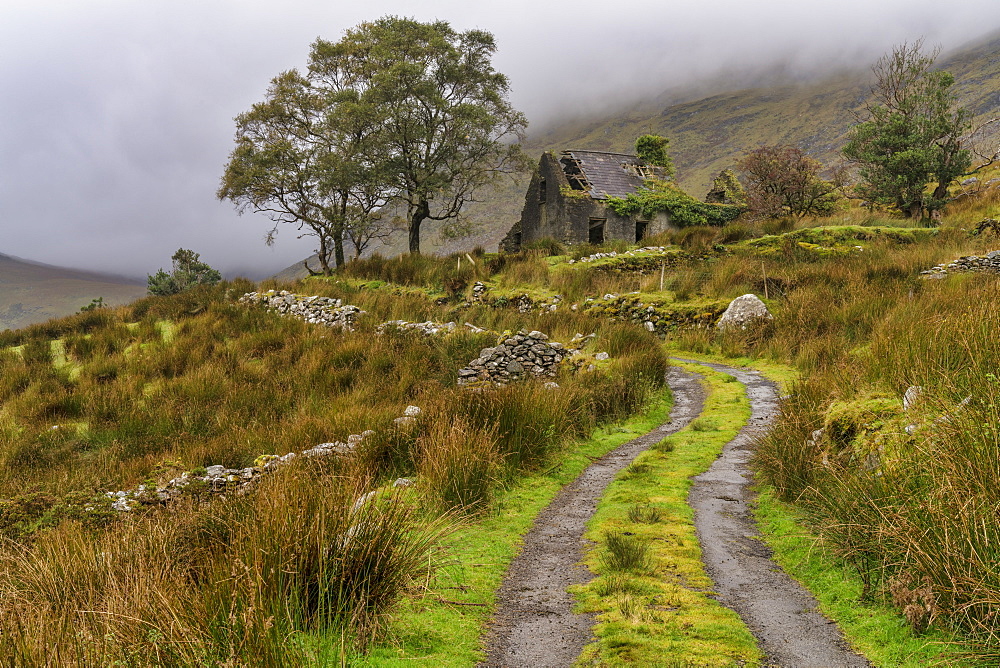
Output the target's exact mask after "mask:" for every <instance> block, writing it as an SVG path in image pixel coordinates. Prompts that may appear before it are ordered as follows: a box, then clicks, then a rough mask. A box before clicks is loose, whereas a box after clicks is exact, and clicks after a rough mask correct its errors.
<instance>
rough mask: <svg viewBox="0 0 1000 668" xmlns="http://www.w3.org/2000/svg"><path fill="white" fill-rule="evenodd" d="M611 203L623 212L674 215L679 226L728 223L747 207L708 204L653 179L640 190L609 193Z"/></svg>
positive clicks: (618, 212)
mask: <svg viewBox="0 0 1000 668" xmlns="http://www.w3.org/2000/svg"><path fill="white" fill-rule="evenodd" d="M607 204H608V206H609V207H611V209H612V210H613V211H614V212H615V213H617V214H618V215H619V216H634V215H641V216H643V217H645V218H653V217H655V216H656V215H657V214H659V213H666V214H668V215H669V216H670V222H671V223H673V224H674V225H677V226H678V227H687V226H690V225H719V226H721V225H725V224H726V223H728V222H730V221H732V220H734V219H735V218H736V217H737V216H739V215H740V214H741V213H743V212H744V211H745V210H746V209H744V208H743V207H741V206H733V205H730V204H706V203H705V202H700V201H698V200H697V199H695V198H694V197H691V196H690V195H688V194H687V193H686V192H684V191H683V190H681V189H680V187H678V186H677V185H676V184H674V183H671V182H669V181H656V180H651V181H648V182H647V185H646V187H644V188H642V189H641V190H639V192H637V193H633V194H630V195H626V196H625V197H609V198H608V200H607Z"/></svg>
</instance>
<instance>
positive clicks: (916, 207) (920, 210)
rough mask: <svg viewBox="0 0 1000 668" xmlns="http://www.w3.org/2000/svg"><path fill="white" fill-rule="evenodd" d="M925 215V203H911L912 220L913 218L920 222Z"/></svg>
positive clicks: (910, 215) (910, 214)
mask: <svg viewBox="0 0 1000 668" xmlns="http://www.w3.org/2000/svg"><path fill="white" fill-rule="evenodd" d="M923 214H924V206H923V203H921V202H911V203H910V212H909V217H910V218H912V219H913V220H920V219H921V218H923Z"/></svg>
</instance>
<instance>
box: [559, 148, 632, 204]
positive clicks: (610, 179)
mask: <svg viewBox="0 0 1000 668" xmlns="http://www.w3.org/2000/svg"><path fill="white" fill-rule="evenodd" d="M562 157H569V158H572V159H573V160H576V161H577V162H578V163H579V165H580V169H581V170H582V171H583V174H584V176H585V177H586V178H587V182H588V184H589V185H590V196H591V197H593V198H594V199H607V198H608V197H625V196H626V195H630V194H632V193H634V192H636V191H638V190H639V188H640V187H641V186H642V184H643V181H644V179H643V178H642V177H641V176H640V175H639V172H638V171H637V169H638V168H641V167H642V166H643V165H642V163H641V162H639V159H638V158H636V157H635V156H634V155H629V154H627V153H606V152H603V151H563V152H562ZM630 168H631V169H630Z"/></svg>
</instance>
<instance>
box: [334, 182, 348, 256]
mask: <svg viewBox="0 0 1000 668" xmlns="http://www.w3.org/2000/svg"><path fill="white" fill-rule="evenodd" d="M346 220H347V193H345V192H341V193H340V220H339V221H337V224H336V225H335V226H334V230H333V257H334V259H335V260H336V261H337V268H340V267H343V266H344V227H345V223H344V221H346Z"/></svg>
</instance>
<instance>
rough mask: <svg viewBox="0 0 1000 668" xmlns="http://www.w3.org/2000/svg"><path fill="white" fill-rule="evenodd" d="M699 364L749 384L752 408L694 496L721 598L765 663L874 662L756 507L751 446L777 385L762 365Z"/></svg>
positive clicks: (705, 555)
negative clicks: (775, 543)
mask: <svg viewBox="0 0 1000 668" xmlns="http://www.w3.org/2000/svg"><path fill="white" fill-rule="evenodd" d="M681 361H689V360H681ZM695 363H696V364H702V365H703V366H708V367H711V368H712V369H715V370H716V371H722V372H723V373H728V374H730V375H732V376H735V377H736V379H737V380H738V381H739V382H740V383H742V384H743V385H744V386H745V387H746V392H747V396H748V398H749V399H750V410H751V415H750V419H749V421H748V422H747V424H746V425H745V426H744V427H743V429H741V430H740V432H739V434H737V435H736V438H734V439H733V440H732V441H730V442H729V443H727V444H726V446H725V448H724V449H723V451H722V454H721V455H720V456H719V458H718V459H716V460H715V462H714V463H713V464H712V466H711V467H710V468H709V469H708V470H707V471H705V472H704V473H702V474H701V475H698V476H695V478H694V485H693V486H692V488H691V492H690V494H689V495H688V504H689V505H690V506H691V507H692V508H693V509H694V513H695V529H696V530H697V533H698V542H699V543H700V545H701V551H702V560H703V561H704V563H705V569H706V571H707V572H708V574H709V576H710V577H711V578H712V581H713V582H714V583H715V592H716V594H717V596H716V599H717V600H718V601H719V602H720V603H722V604H723V605H725V606H726V607H728V608H731V609H733V610H735V611H736V612H737V614H739V616H740V617H741V618H742V619H743V621H744V622H745V623H746V625H747V626H748V627H749V628H750V631H751V632H752V633H753V634H754V636H755V637H756V638H757V641H758V643H759V646H760V648H761V650H762V651H763V652H764V654H765V655H766V658H765V661H764V665H766V666H794V667H795V668H807V667H813V666H815V667H820V666H823V667H834V666H837V667H839V666H868V665H869V663H868V661H867V660H866V659H865V658H864V657H862V656H859V655H858V654H855V653H854V652H852V651H851V650H850V648H849V647H848V645H847V643H846V641H845V640H844V637H843V635H842V634H841V633H840V629H838V628H837V626H836V625H835V624H834V623H833V622H832V621H830V620H829V619H827V618H826V617H824V616H823V615H822V614H820V613H819V612H818V610H817V607H818V604H817V602H816V599H814V598H813V597H812V595H811V594H810V593H809V592H808V591H806V590H805V589H804V588H803V587H802V586H801V585H799V583H798V582H796V581H795V580H793V579H792V578H791V577H790V576H789V575H788V574H787V573H785V572H784V571H783V570H781V568H780V567H779V566H778V565H777V564H776V563H774V561H772V560H771V550H770V548H769V547H768V546H767V545H765V544H764V542H763V541H762V540H761V535H760V531H759V530H758V529H757V524H756V522H755V521H754V518H753V515H752V512H751V509H750V505H749V504H750V502H752V501H753V498H754V494H753V493H752V491H751V490H750V486H751V484H752V482H753V480H752V474H751V473H750V469H749V462H750V457H751V455H752V448H753V444H754V441H755V439H757V438H758V437H759V436H760V435H761V434H762V433H763V432H764V431H765V430H766V429H767V428H768V426H769V425H770V424H771V422H772V421H773V420H774V419H775V418H776V417H777V412H778V392H777V388H776V387H775V385H774V383H771V382H770V381H768V380H765V379H764V378H763V377H762V376H761V375H760V374H759V373H757V372H756V371H751V370H748V369H737V368H733V367H727V366H723V365H721V364H707V363H704V362H695Z"/></svg>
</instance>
